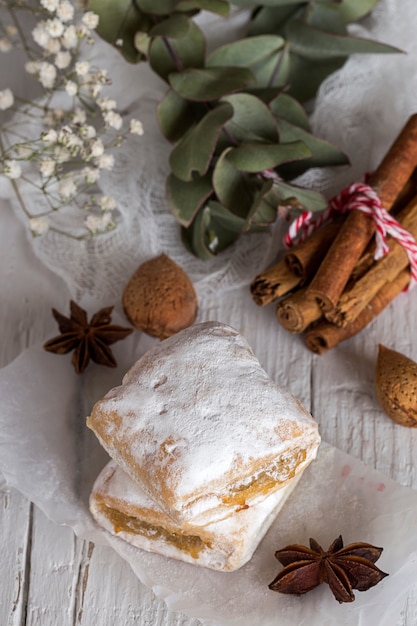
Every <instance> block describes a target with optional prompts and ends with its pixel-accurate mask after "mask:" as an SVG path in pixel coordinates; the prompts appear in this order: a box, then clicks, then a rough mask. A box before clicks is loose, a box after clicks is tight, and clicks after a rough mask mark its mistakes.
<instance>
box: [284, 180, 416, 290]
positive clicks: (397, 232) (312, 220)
mask: <svg viewBox="0 0 417 626" xmlns="http://www.w3.org/2000/svg"><path fill="white" fill-rule="evenodd" d="M347 211H362V213H365V214H366V215H369V216H370V217H371V218H372V219H373V220H374V222H375V227H376V233H375V242H376V249H375V254H374V258H375V260H377V259H380V258H381V257H383V256H384V255H385V254H387V253H388V252H389V246H388V244H387V236H388V235H390V236H391V237H393V238H394V239H395V240H396V241H398V243H399V244H401V245H402V246H403V248H404V250H405V251H406V253H407V256H408V258H409V261H410V272H411V280H410V284H409V285H408V289H410V288H411V287H414V286H415V284H416V283H417V243H416V240H415V239H414V237H413V236H412V235H411V233H409V232H408V231H407V230H405V228H403V227H402V226H401V224H400V223H399V222H398V221H397V220H396V219H394V218H393V217H392V215H390V214H389V213H388V211H387V210H386V209H384V207H383V206H382V203H381V200H380V199H379V197H378V195H377V193H376V192H375V191H374V189H372V187H370V186H369V185H366V184H365V183H352V184H351V185H349V186H348V187H346V188H345V189H343V191H341V192H340V193H339V194H338V195H337V196H335V197H334V198H332V199H331V200H330V201H329V204H328V206H327V208H326V209H325V210H324V211H321V212H320V213H319V214H316V213H312V212H311V211H305V212H304V213H302V214H301V215H299V216H298V217H297V218H296V219H295V220H294V221H293V222H292V224H291V226H290V228H289V230H288V232H287V234H286V235H285V237H284V244H285V245H286V246H287V247H289V248H290V247H292V246H294V245H295V244H296V243H299V242H301V241H304V240H305V239H306V238H307V237H308V236H309V235H310V234H311V233H312V232H313V231H314V230H315V229H316V228H318V227H319V226H321V225H322V224H323V223H324V222H326V221H327V220H329V219H331V218H332V217H333V215H334V214H335V213H346V212H347Z"/></svg>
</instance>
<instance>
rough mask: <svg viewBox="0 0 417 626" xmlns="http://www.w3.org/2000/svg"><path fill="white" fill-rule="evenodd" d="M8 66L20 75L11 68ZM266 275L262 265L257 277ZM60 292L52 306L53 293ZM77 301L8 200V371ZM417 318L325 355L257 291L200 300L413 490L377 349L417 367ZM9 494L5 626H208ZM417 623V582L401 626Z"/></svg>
mask: <svg viewBox="0 0 417 626" xmlns="http://www.w3.org/2000/svg"><path fill="white" fill-rule="evenodd" d="M4 69H6V70H7V73H8V74H9V77H10V76H11V75H12V71H13V69H12V68H10V67H8V68H6V67H4V68H2V70H4ZM260 269H261V268H254V275H255V274H256V273H258V272H259V271H260ZM51 285H52V286H53V288H54V291H55V297H54V299H53V301H51V298H50V295H46V294H50V293H51ZM69 297H70V296H69V293H68V292H67V289H66V286H65V285H64V284H63V282H62V281H61V280H60V279H59V278H58V277H57V276H55V275H54V274H52V273H50V272H48V271H47V270H46V269H45V268H44V267H43V266H42V265H41V263H40V262H39V261H38V260H37V259H36V258H35V256H34V254H33V252H32V250H31V248H30V246H29V245H28V244H27V243H26V239H25V233H24V229H23V226H22V225H21V224H20V222H19V221H18V220H17V219H16V217H15V216H14V215H13V213H12V212H11V210H10V209H9V207H8V206H6V205H4V206H3V205H2V204H1V202H0V329H1V341H0V367H3V366H5V365H7V364H8V363H10V362H11V361H12V360H13V359H14V358H15V357H17V356H18V355H19V354H20V353H21V352H22V351H23V350H24V349H25V348H26V347H28V346H31V345H33V344H35V343H37V342H39V341H43V340H45V339H47V338H49V337H51V336H53V335H54V334H56V325H55V322H54V320H53V318H52V316H51V314H50V310H51V307H52V306H54V307H56V308H57V309H58V310H62V311H65V310H67V307H68V300H69ZM416 316H417V290H415V292H413V293H411V294H409V295H405V294H402V295H401V296H399V298H398V299H397V300H396V301H395V302H394V303H393V304H392V305H391V306H390V307H389V308H388V309H387V310H386V311H385V312H384V313H383V314H382V315H381V316H380V318H379V319H378V320H376V321H375V322H374V323H373V324H372V325H371V326H370V327H369V328H368V329H366V330H365V331H364V332H363V333H362V334H360V335H359V336H357V337H356V338H353V339H351V340H349V341H348V342H346V343H344V344H342V345H341V346H339V347H338V348H336V349H335V350H333V351H332V352H330V353H328V354H326V355H324V356H322V357H318V356H314V355H312V354H311V353H309V352H308V351H307V349H306V348H305V347H304V345H303V344H302V342H301V340H300V339H299V338H297V337H292V336H290V335H288V334H287V333H285V332H284V331H283V330H282V329H281V328H280V327H279V326H278V324H277V322H276V320H275V315H274V306H270V307H267V308H266V309H259V308H257V307H256V306H255V305H254V304H253V302H252V300H251V297H250V295H249V293H248V290H247V289H242V290H240V291H236V292H230V293H229V294H227V296H224V295H222V296H220V297H218V298H216V297H212V298H211V299H208V300H207V301H205V302H200V319H201V320H203V319H217V320H219V321H222V322H225V323H229V324H231V325H232V326H234V327H236V328H238V329H239V330H240V331H241V332H242V333H243V334H244V335H245V336H246V337H247V339H248V341H249V343H250V344H251V346H252V348H253V350H254V352H255V354H256V355H257V357H258V358H259V360H260V362H261V364H262V365H263V366H264V367H265V369H266V370H267V372H268V373H269V374H270V376H271V377H272V378H273V379H274V380H276V381H277V382H278V383H279V384H281V385H284V386H287V387H288V388H289V389H290V390H291V391H292V392H293V393H294V394H295V395H296V396H298V397H299V398H300V400H301V401H302V402H303V403H304V404H305V405H306V407H307V408H309V409H310V410H311V411H312V413H313V415H314V416H315V417H316V419H317V421H318V423H319V427H320V431H321V435H322V438H323V440H325V441H327V442H329V443H330V444H333V445H335V446H337V447H339V448H340V449H342V450H344V451H346V452H348V453H350V454H352V455H353V456H354V457H356V458H358V459H362V460H363V461H364V462H366V463H367V464H368V465H370V466H371V467H374V468H376V469H378V470H380V471H382V472H384V473H385V474H386V475H388V476H390V477H392V478H393V479H395V480H397V481H398V482H399V483H401V484H403V485H407V486H409V487H413V488H417V472H416V468H417V430H410V429H406V428H402V427H400V426H397V425H395V424H393V423H392V422H391V421H390V420H389V419H388V418H387V417H386V416H385V415H384V414H383V413H382V411H381V410H380V408H379V407H378V405H377V402H376V399H375V393H374V388H373V373H374V366H375V359H376V354H377V344H378V342H381V343H384V344H385V345H387V346H388V347H391V348H393V349H396V350H398V351H400V352H403V353H404V354H406V355H408V356H409V357H411V358H413V359H414V360H417V333H416V332H415V330H414V329H415V320H416ZM57 358H60V357H57ZM0 495H1V514H0V567H1V575H0V581H1V582H0V625H1V626H115V625H117V626H133V625H135V626H138V625H141V626H158V625H163V626H197V625H198V624H199V622H198V620H196V619H191V618H188V617H187V616H185V615H182V614H177V613H173V612H171V611H169V610H168V609H167V608H166V606H165V604H164V603H163V602H162V601H160V600H158V599H156V598H155V597H154V595H153V593H152V592H151V591H150V590H149V589H148V588H146V587H145V586H144V585H142V584H141V583H140V582H139V581H138V579H137V578H136V576H135V575H134V574H133V573H132V571H131V570H130V567H129V566H128V565H127V564H126V562H124V561H123V560H122V559H121V558H120V557H119V556H118V555H117V554H116V553H115V552H114V551H113V550H112V549H110V548H105V547H102V546H95V545H93V544H91V543H88V542H84V541H81V540H79V539H78V538H76V537H75V535H74V533H73V531H72V530H71V529H70V528H68V527H63V526H57V525H56V524H54V523H52V522H51V521H49V520H48V519H47V518H46V517H45V515H44V514H43V513H42V511H40V510H39V509H38V508H37V507H36V506H35V505H33V504H32V503H31V502H30V501H28V500H27V499H26V498H24V497H23V496H22V495H21V494H20V493H19V492H17V491H15V490H13V489H9V488H8V486H7V485H6V484H5V483H4V481H0ZM278 623H279V621H278V620H277V624H278ZM416 624H417V585H416V586H415V587H414V588H412V589H411V591H410V593H409V595H408V598H407V601H406V603H405V604H404V607H403V611H402V614H401V616H400V617H399V619H398V621H397V623H396V624H393V626H415V625H416ZM219 626H221V625H219ZM260 626H262V625H260ZM294 626H297V625H296V624H294Z"/></svg>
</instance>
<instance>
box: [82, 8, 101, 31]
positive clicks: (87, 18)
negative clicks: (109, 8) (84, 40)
mask: <svg viewBox="0 0 417 626" xmlns="http://www.w3.org/2000/svg"><path fill="white" fill-rule="evenodd" d="M82 22H83V24H84V25H85V26H87V28H89V29H90V30H94V29H95V28H97V26H98V22H99V17H98V15H97V13H94V12H93V11H87V12H86V13H84V15H83V19H82Z"/></svg>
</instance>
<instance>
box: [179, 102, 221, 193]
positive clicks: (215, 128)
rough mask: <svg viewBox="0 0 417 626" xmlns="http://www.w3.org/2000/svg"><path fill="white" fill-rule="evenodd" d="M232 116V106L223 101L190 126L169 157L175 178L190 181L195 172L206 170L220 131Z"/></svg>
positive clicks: (202, 173)
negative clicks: (194, 124)
mask: <svg viewBox="0 0 417 626" xmlns="http://www.w3.org/2000/svg"><path fill="white" fill-rule="evenodd" d="M232 116H233V108H232V106H231V105H230V104H229V103H228V102H223V103H220V104H219V105H218V106H216V107H215V108H214V109H212V110H211V111H209V112H208V113H207V115H205V116H204V117H203V118H202V120H200V122H199V123H198V124H197V125H196V126H194V127H192V128H190V130H189V131H188V132H187V133H186V134H185V135H184V137H183V138H182V139H181V140H180V141H179V142H178V143H177V144H176V146H175V147H174V149H173V151H172V152H171V154H170V157H169V162H170V165H171V169H172V172H173V174H174V175H175V176H176V177H177V178H180V179H181V180H183V181H191V180H192V179H193V176H194V175H195V174H199V175H200V176H203V175H204V174H205V173H206V172H207V170H208V168H209V166H210V162H211V158H212V156H213V153H214V150H215V148H216V144H217V140H218V138H219V135H220V132H221V130H222V128H223V126H224V124H225V123H226V122H227V120H229V119H231V117H232Z"/></svg>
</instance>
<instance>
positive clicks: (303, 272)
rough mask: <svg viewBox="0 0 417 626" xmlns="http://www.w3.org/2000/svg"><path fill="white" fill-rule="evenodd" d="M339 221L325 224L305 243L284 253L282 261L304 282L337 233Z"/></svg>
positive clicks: (311, 273)
mask: <svg viewBox="0 0 417 626" xmlns="http://www.w3.org/2000/svg"><path fill="white" fill-rule="evenodd" d="M341 221H342V220H334V221H332V222H327V223H326V224H324V225H323V226H321V227H320V228H318V229H317V230H314V231H313V232H312V233H311V235H310V236H309V237H307V239H305V241H303V242H302V243H299V244H298V245H296V246H294V248H291V249H290V250H287V251H286V252H285V253H284V259H285V261H286V263H287V265H288V267H289V268H290V269H291V271H292V272H294V274H296V275H297V276H300V277H301V278H302V279H303V280H304V281H305V280H306V279H307V278H308V277H310V276H312V275H313V273H314V272H315V271H316V269H317V268H318V267H319V265H320V263H321V261H322V259H323V255H324V253H325V252H326V250H328V249H329V247H330V245H331V243H332V241H333V240H334V238H335V236H336V234H337V232H338V231H339V229H340V224H341Z"/></svg>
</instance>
